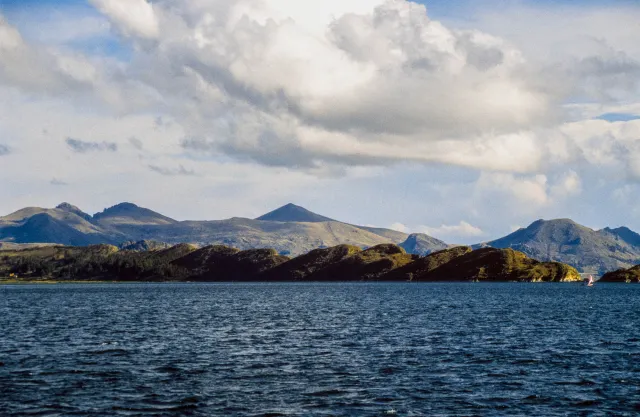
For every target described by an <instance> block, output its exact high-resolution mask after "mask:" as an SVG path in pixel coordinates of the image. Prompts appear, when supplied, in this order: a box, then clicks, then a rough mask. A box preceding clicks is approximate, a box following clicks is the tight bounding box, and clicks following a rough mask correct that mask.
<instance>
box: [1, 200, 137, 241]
mask: <svg viewBox="0 0 640 417" xmlns="http://www.w3.org/2000/svg"><path fill="white" fill-rule="evenodd" d="M123 238H124V236H123V235H122V234H121V233H119V232H118V231H116V230H107V229H105V228H103V227H100V226H98V225H96V224H94V223H93V222H92V219H91V216H89V215H87V214H86V213H83V212H82V211H81V210H79V209H77V208H76V207H74V206H71V205H65V204H64V203H63V204H61V205H59V206H58V208H55V209H47V208H40V207H27V208H24V209H21V210H18V211H16V212H14V213H11V214H9V215H7V216H4V217H0V241H4V242H12V243H19V244H26V243H56V244H62V245H74V246H84V245H92V244H97V243H116V242H119V241H121V240H122V239H123Z"/></svg>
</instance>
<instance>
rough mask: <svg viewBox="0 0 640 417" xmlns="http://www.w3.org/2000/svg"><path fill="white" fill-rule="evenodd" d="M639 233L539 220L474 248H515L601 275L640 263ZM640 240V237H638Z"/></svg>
mask: <svg viewBox="0 0 640 417" xmlns="http://www.w3.org/2000/svg"><path fill="white" fill-rule="evenodd" d="M636 236H637V234H635V233H634V232H632V231H631V230H629V229H627V228H619V229H602V230H597V231H596V230H593V229H590V228H588V227H585V226H582V225H579V224H577V223H576V222H574V221H572V220H569V219H558V220H549V221H545V220H538V221H535V222H534V223H532V224H531V225H530V226H529V227H527V228H524V229H520V230H517V231H515V232H513V233H511V234H510V235H507V236H505V237H503V238H501V239H497V240H494V241H491V242H486V243H483V244H480V245H475V246H474V247H475V248H479V247H482V246H490V247H493V248H512V249H515V250H518V251H521V252H523V253H525V254H527V255H528V256H530V257H532V258H534V259H538V260H542V261H558V262H564V263H567V264H569V265H572V266H574V267H576V268H578V270H580V271H583V272H588V273H593V274H598V275H602V274H604V273H606V272H608V271H612V270H616V269H619V268H628V267H630V266H632V265H635V264H636V263H639V261H640V245H638V244H637V242H638V240H635V239H636V238H635V237H636ZM639 240H640V238H639Z"/></svg>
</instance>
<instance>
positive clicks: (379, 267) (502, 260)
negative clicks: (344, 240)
mask: <svg viewBox="0 0 640 417" xmlns="http://www.w3.org/2000/svg"><path fill="white" fill-rule="evenodd" d="M0 280H1V281H3V282H5V283H6V282H33V281H39V282H64V281H155V282H157V281H200V282H233V281H235V282H238V281H240V282H242V281H245V282H323V281H387V282H453V281H473V282H581V281H582V278H581V277H580V274H579V273H578V271H577V270H576V269H575V268H573V267H571V266H569V265H566V264H563V263H559V262H539V261H537V260H535V259H531V258H529V257H527V256H526V255H525V254H524V253H522V252H518V251H515V250H513V249H495V248H481V249H476V250H472V249H471V248H470V247H468V246H458V247H453V248H449V249H444V250H440V251H437V252H433V253H430V254H428V255H426V256H420V255H415V254H408V253H407V252H406V251H405V250H404V249H403V248H402V247H400V246H398V245H395V244H380V245H376V246H373V247H370V248H367V249H362V248H360V247H357V246H352V245H338V246H333V247H329V248H322V249H315V250H312V251H310V252H308V253H306V254H303V255H300V256H297V257H293V258H290V257H288V256H285V255H282V254H279V253H278V252H277V251H276V250H274V249H249V250H239V249H235V248H231V247H228V246H222V245H212V246H205V247H202V248H198V247H196V246H194V245H190V244H178V245H175V246H171V247H163V246H161V245H154V244H152V243H149V242H138V243H135V244H129V245H127V246H125V249H119V248H117V247H116V246H112V245H104V244H100V245H92V246H84V247H76V246H44V247H33V248H26V249H19V250H3V251H0Z"/></svg>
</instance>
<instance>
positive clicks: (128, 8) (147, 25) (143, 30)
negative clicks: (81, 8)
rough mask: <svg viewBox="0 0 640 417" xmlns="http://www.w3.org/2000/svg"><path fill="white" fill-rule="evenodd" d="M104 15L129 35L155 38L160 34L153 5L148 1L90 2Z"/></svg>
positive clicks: (110, 0)
mask: <svg viewBox="0 0 640 417" xmlns="http://www.w3.org/2000/svg"><path fill="white" fill-rule="evenodd" d="M90 1H91V3H93V4H94V5H95V6H96V7H97V8H98V9H99V10H100V11H101V12H102V13H104V14H105V15H107V16H108V17H109V18H111V19H113V20H114V21H115V22H116V24H117V26H118V27H119V28H120V29H121V30H122V31H123V33H125V34H127V35H133V36H141V37H143V38H149V39H152V38H155V37H157V36H158V34H159V30H160V28H159V26H158V20H157V17H156V15H155V13H154V10H153V5H152V4H151V3H148V2H147V1H146V0H90Z"/></svg>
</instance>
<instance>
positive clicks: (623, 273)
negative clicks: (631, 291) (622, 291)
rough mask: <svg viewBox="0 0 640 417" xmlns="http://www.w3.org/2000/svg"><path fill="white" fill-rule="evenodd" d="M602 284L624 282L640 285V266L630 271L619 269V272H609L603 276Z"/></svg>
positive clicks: (629, 269)
mask: <svg viewBox="0 0 640 417" xmlns="http://www.w3.org/2000/svg"><path fill="white" fill-rule="evenodd" d="M599 281H600V282H624V283H628V284H629V283H634V284H640V265H636V266H634V267H631V268H628V269H624V268H622V269H618V270H617V271H613V272H608V273H606V274H604V275H603V276H602V278H600V280H599Z"/></svg>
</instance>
